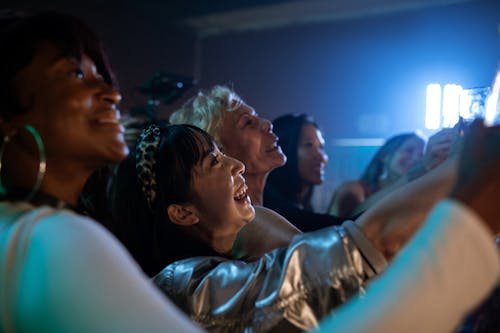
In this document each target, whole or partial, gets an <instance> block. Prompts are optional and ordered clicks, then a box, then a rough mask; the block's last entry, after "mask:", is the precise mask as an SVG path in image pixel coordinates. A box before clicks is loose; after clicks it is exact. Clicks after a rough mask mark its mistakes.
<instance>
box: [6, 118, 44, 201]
mask: <svg viewBox="0 0 500 333" xmlns="http://www.w3.org/2000/svg"><path fill="white" fill-rule="evenodd" d="M22 128H24V129H25V130H26V131H27V132H28V133H29V134H31V136H32V137H33V139H34V140H35V143H36V147H37V149H38V157H39V158H40V162H39V163H38V173H37V176H36V180H35V185H34V186H33V188H32V189H31V192H30V193H29V194H28V196H27V197H26V199H25V200H26V201H30V200H31V199H33V197H34V196H35V194H36V193H37V192H38V190H39V189H40V186H41V185H42V181H43V178H44V177H45V172H46V170H47V158H46V156H45V147H44V145H43V141H42V137H41V136H40V134H39V133H38V131H37V130H36V129H35V128H34V127H33V126H31V125H28V124H26V125H24V126H23V127H22ZM10 139H11V137H10V136H8V135H6V136H4V137H3V144H2V146H1V147H0V193H1V194H3V195H7V188H6V187H5V186H4V185H3V182H2V166H3V162H2V161H3V154H4V152H5V146H7V144H8V143H9V142H10Z"/></svg>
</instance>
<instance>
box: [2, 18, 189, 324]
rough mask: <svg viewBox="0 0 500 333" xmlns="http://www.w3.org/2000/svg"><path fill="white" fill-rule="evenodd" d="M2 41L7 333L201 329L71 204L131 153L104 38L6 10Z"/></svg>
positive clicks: (73, 24)
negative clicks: (89, 184)
mask: <svg viewBox="0 0 500 333" xmlns="http://www.w3.org/2000/svg"><path fill="white" fill-rule="evenodd" d="M0 48H1V49H2V52H1V53H0V104H1V106H0V134H1V136H2V138H3V140H2V145H1V149H0V152H1V154H0V156H1V157H0V160H1V177H0V179H1V185H2V186H1V189H2V198H1V201H0V303H1V304H0V314H1V317H0V331H2V332H56V333H65V332H130V333H132V332H168V331H172V330H173V331H176V332H195V331H199V329H198V328H196V327H195V326H194V325H193V324H191V323H190V322H189V321H188V319H186V318H185V317H183V316H182V314H181V313H180V312H179V311H178V310H177V309H176V308H175V307H174V306H173V305H172V304H171V303H170V302H169V301H168V300H167V299H165V297H163V296H162V295H160V294H158V292H157V291H156V290H155V289H154V288H153V287H152V286H151V284H150V282H149V281H148V280H147V279H146V277H145V276H144V274H143V273H142V272H140V270H139V269H138V267H137V265H136V264H135V263H134V262H133V260H132V259H131V258H130V256H129V255H128V253H127V252H126V251H125V250H124V248H123V247H122V245H121V244H119V243H118V242H117V241H116V239H115V238H114V237H113V236H112V235H111V234H109V232H107V231H106V230H105V229H104V228H102V227H101V226H100V225H99V224H98V223H96V222H95V221H94V220H92V219H90V218H88V217H86V216H82V215H80V214H78V213H76V212H75V211H74V209H75V207H76V206H77V204H78V200H79V197H80V193H81V191H82V189H83V187H84V185H85V183H86V182H87V179H88V178H89V176H90V175H91V174H92V173H93V172H95V171H96V170H97V169H99V168H102V167H105V166H106V165H108V164H111V163H117V162H119V161H120V160H122V159H123V158H124V157H125V156H126V154H127V152H128V150H127V146H126V144H125V141H124V139H123V127H122V126H121V125H120V124H119V118H120V112H119V111H118V108H117V105H118V103H119V102H120V99H121V95H120V93H119V92H118V91H117V90H116V88H114V86H115V85H114V79H113V75H112V72H111V70H110V67H109V65H108V63H107V61H106V56H105V54H104V52H103V51H102V48H101V45H100V42H99V41H98V39H97V37H96V36H95V35H94V33H93V32H92V31H90V29H89V28H88V27H87V26H86V25H85V24H84V23H82V22H81V21H80V20H78V19H76V18H74V17H71V16H67V15H63V14H55V13H39V14H38V13H34V14H22V13H14V12H2V13H1V15H0Z"/></svg>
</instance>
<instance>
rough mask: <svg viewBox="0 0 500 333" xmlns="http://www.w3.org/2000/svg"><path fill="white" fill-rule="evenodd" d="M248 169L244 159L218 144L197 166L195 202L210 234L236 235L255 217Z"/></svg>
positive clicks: (230, 236)
mask: <svg viewBox="0 0 500 333" xmlns="http://www.w3.org/2000/svg"><path fill="white" fill-rule="evenodd" d="M244 171H245V166H244V165H243V163H241V162H240V161H238V160H236V159H234V158H232V157H229V156H226V155H224V154H222V153H221V152H220V151H219V149H218V148H217V147H215V149H214V150H213V151H211V152H210V153H208V154H207V155H206V156H205V157H204V158H203V159H202V160H201V162H200V163H199V164H198V165H197V166H196V167H195V168H194V170H193V196H194V204H193V205H194V206H195V209H196V214H197V216H198V218H199V219H200V222H201V223H200V224H201V225H202V227H203V228H205V229H206V230H207V234H210V235H213V237H217V238H221V237H228V238H229V239H233V238H234V237H235V236H236V234H237V233H238V231H239V230H240V229H241V228H242V227H243V226H244V225H245V224H247V223H248V222H249V221H250V220H252V219H253V217H254V214H255V212H254V208H253V206H252V204H251V202H250V197H249V196H248V195H247V193H246V191H247V188H248V187H247V185H246V184H245V178H243V175H242V174H243V172H244ZM231 245H232V244H231Z"/></svg>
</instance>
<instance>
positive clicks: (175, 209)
mask: <svg viewBox="0 0 500 333" xmlns="http://www.w3.org/2000/svg"><path fill="white" fill-rule="evenodd" d="M0 45H1V48H2V50H3V52H2V53H0V94H1V98H0V136H1V137H2V139H1V146H0V195H1V197H0V199H1V201H0V315H1V316H0V332H6V333H10V332H202V331H208V332H302V331H318V332H452V331H454V330H457V329H458V327H460V324H461V322H462V321H463V320H464V319H465V318H467V316H468V315H469V314H470V313H471V311H473V310H474V309H475V308H476V307H477V306H478V305H480V304H481V302H483V301H484V300H485V299H486V298H487V297H488V296H489V295H492V296H490V297H494V296H495V293H493V294H492V292H493V291H494V288H495V287H496V285H497V281H498V276H499V274H500V260H499V254H498V249H497V246H496V243H495V235H496V234H498V233H499V232H500V222H499V221H500V211H498V209H496V208H497V207H496V198H497V197H498V196H499V195H500V173H498V172H497V170H498V168H499V167H500V127H497V126H491V127H485V126H484V124H483V123H482V122H481V121H480V120H479V121H476V122H474V123H472V124H471V125H469V126H467V128H465V129H464V128H462V127H460V130H458V129H452V130H447V131H445V132H441V133H438V134H437V135H436V136H435V137H434V138H431V139H430V140H429V142H428V143H427V148H426V149H425V152H424V142H423V140H422V139H420V138H418V137H416V136H414V135H413V134H410V135H405V136H404V137H401V138H399V139H394V140H388V142H387V145H386V146H387V147H388V148H382V149H381V150H380V153H379V154H377V155H376V157H375V158H374V162H373V163H371V164H370V165H372V164H373V165H375V164H377V165H376V166H374V167H372V166H369V168H368V169H367V172H366V173H365V174H370V175H372V174H374V176H370V177H371V178H370V179H371V180H367V179H368V178H367V177H365V176H362V177H361V178H360V181H359V183H362V187H363V189H364V190H367V192H366V193H364V194H363V199H362V200H360V201H359V202H358V203H357V205H358V207H354V206H353V207H352V208H351V209H350V210H349V212H347V213H345V214H338V216H336V215H332V214H319V213H316V212H314V211H313V209H312V207H311V202H310V201H311V193H312V190H313V188H314V186H316V185H319V184H321V183H322V181H323V177H324V168H325V165H326V163H327V161H328V156H327V155H326V153H325V149H324V146H325V140H324V138H323V135H322V132H321V129H320V128H319V126H318V125H317V124H316V123H315V122H314V120H313V119H312V118H311V117H310V116H307V115H283V116H282V117H279V118H277V119H276V120H275V121H273V122H270V121H269V120H266V119H264V118H262V117H260V116H259V115H258V114H257V113H256V111H255V110H254V109H253V108H252V107H251V106H249V105H248V104H247V103H246V102H245V101H244V100H243V99H242V98H241V97H240V96H238V94H237V93H236V92H235V91H233V89H231V88H229V87H226V86H220V85H217V86H214V87H213V88H211V89H209V90H206V91H200V92H198V93H197V94H196V95H195V96H194V97H192V98H190V99H189V100H187V101H186V103H185V104H184V105H183V106H182V107H181V108H180V109H179V110H177V111H176V112H174V113H173V114H172V115H171V116H170V119H169V121H168V124H166V123H165V122H162V123H158V124H148V125H147V126H145V127H144V128H143V129H142V131H140V133H139V135H138V137H137V140H136V143H135V144H134V145H133V146H132V147H131V149H129V147H128V145H127V143H126V141H125V131H126V129H125V128H124V126H123V124H121V122H120V117H121V115H120V111H119V109H118V105H119V103H120V100H121V95H120V93H119V91H118V90H117V88H116V87H117V85H116V79H115V77H114V75H113V72H112V70H111V67H110V65H109V63H108V60H107V57H106V54H105V53H104V51H103V47H102V45H101V43H100V41H99V39H98V37H97V36H96V35H95V34H94V32H92V30H91V29H90V28H89V27H88V26H87V25H86V24H85V23H83V22H82V21H81V20H80V19H78V18H76V17H73V16H69V15H66V14H60V13H53V12H34V13H26V12H17V11H4V12H2V13H1V15H0ZM396 141H397V142H396ZM386 146H384V147H386ZM129 150H130V151H129ZM398 151H399V152H398ZM373 168H376V170H377V171H376V172H375V171H373V170H372V169H373ZM365 187H366V189H365ZM382 187H384V188H383V189H382ZM375 192H377V193H379V195H378V196H377V194H374V193H375ZM380 193H381V194H380ZM375 196H377V198H376V200H375V199H371V200H368V199H366V198H367V197H370V198H373V197H375ZM338 197H340V195H338ZM365 199H366V200H365ZM368 201H370V202H369V203H368ZM360 207H361V208H360ZM353 212H355V214H353ZM482 314H483V315H484V316H492V314H491V313H490V312H487V311H484V312H482ZM492 322H493V321H492ZM472 323H474V322H472ZM469 324H470V322H469ZM472 325H473V324H472ZM492 325H493V324H491V325H489V326H488V325H487V328H488V329H491V328H492Z"/></svg>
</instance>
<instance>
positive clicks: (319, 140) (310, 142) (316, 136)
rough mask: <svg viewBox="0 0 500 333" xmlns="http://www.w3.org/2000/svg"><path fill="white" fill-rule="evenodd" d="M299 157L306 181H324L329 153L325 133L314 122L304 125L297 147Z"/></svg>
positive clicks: (316, 183) (301, 172)
mask: <svg viewBox="0 0 500 333" xmlns="http://www.w3.org/2000/svg"><path fill="white" fill-rule="evenodd" d="M297 158H298V168H299V174H300V177H301V178H302V181H303V182H304V183H306V184H310V185H319V184H321V183H323V180H324V179H325V166H326V162H328V155H326V153H325V140H324V139H323V135H322V134H321V132H320V131H319V130H318V129H317V128H316V127H314V125H312V124H304V126H302V130H301V131H300V137H299V142H298V147H297Z"/></svg>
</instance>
